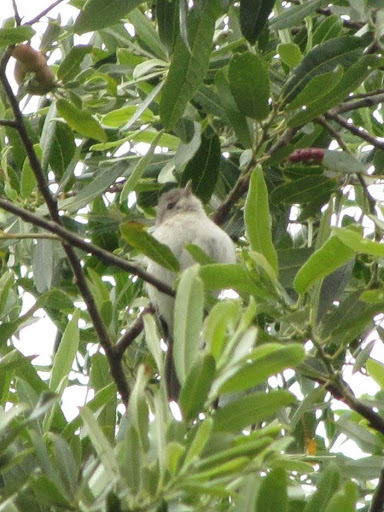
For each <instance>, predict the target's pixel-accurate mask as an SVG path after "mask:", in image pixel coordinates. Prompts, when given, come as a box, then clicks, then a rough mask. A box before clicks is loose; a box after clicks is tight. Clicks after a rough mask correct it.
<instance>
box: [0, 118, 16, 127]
mask: <svg viewBox="0 0 384 512" xmlns="http://www.w3.org/2000/svg"><path fill="white" fill-rule="evenodd" d="M0 126H10V127H11V128H16V130H17V129H18V127H19V125H18V124H17V123H16V121H12V120H8V119H0Z"/></svg>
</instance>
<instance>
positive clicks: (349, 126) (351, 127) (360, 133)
mask: <svg viewBox="0 0 384 512" xmlns="http://www.w3.org/2000/svg"><path fill="white" fill-rule="evenodd" d="M325 118H326V119H332V121H336V123H337V124H339V125H340V126H342V127H343V128H345V129H346V130H348V131H349V132H351V133H352V134H353V135H356V137H360V139H363V140H365V141H366V142H368V143H369V144H372V146H374V147H376V148H379V149H384V142H382V141H380V140H378V139H375V137H372V135H370V134H369V133H368V132H367V131H366V130H364V129H363V128H360V127H359V126H356V125H355V124H353V123H351V122H348V121H347V120H346V119H345V118H344V117H343V116H340V115H339V114H336V113H335V112H333V111H331V110H330V111H328V112H327V113H326V114H325Z"/></svg>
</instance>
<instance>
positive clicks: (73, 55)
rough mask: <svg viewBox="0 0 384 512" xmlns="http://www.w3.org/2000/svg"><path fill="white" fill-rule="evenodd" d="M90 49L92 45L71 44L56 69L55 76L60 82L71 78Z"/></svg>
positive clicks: (78, 69) (76, 72) (78, 71)
mask: <svg viewBox="0 0 384 512" xmlns="http://www.w3.org/2000/svg"><path fill="white" fill-rule="evenodd" d="M91 51H92V46H90V45H85V44H79V45H76V46H73V47H72V48H71V49H70V50H69V52H68V53H67V54H66V56H65V57H64V60H63V61H62V63H61V64H60V66H59V69H58V70H57V78H58V79H59V80H61V81H62V82H68V81H70V80H73V79H74V78H75V77H76V76H77V75H78V74H79V73H80V69H81V63H82V62H83V60H84V57H85V56H86V55H89V54H90V53H91Z"/></svg>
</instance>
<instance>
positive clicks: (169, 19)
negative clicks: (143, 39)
mask: <svg viewBox="0 0 384 512" xmlns="http://www.w3.org/2000/svg"><path fill="white" fill-rule="evenodd" d="M178 4H179V0H175V1H173V2H169V1H168V0H157V2H156V19H157V23H158V26H159V37H160V40H161V42H162V43H163V45H164V46H166V48H167V50H168V52H169V53H170V54H171V53H172V51H173V47H174V45H175V41H176V37H177V36H178V34H179V5H178Z"/></svg>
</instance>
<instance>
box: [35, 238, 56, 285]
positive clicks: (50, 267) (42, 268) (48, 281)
mask: <svg viewBox="0 0 384 512" xmlns="http://www.w3.org/2000/svg"><path fill="white" fill-rule="evenodd" d="M54 244H55V242H54V241H53V240H44V239H42V240H37V241H36V245H35V247H34V249H35V250H34V254H33V260H32V269H33V279H34V281H35V286H36V289H37V291H38V292H39V293H42V292H45V291H47V290H49V289H50V288H51V286H52V279H53V273H54V267H55V258H54Z"/></svg>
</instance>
